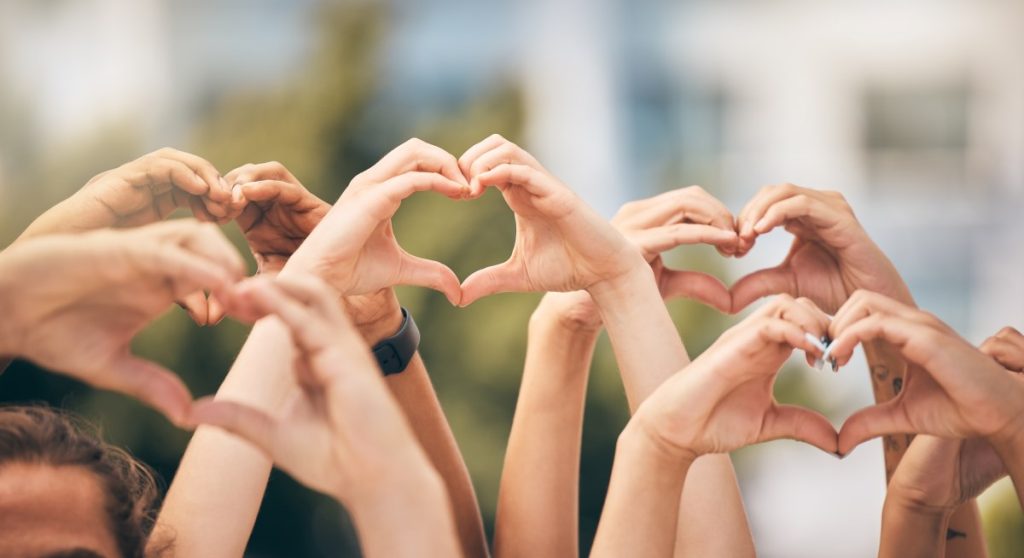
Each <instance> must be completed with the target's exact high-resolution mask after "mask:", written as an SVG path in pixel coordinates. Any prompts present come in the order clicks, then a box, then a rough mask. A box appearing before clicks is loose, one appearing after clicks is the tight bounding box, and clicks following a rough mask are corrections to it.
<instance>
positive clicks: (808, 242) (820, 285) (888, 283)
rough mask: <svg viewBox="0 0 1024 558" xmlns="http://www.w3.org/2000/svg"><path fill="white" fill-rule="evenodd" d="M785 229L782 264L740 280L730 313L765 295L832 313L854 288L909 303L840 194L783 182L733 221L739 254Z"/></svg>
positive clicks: (891, 269) (907, 293) (766, 190)
mask: <svg viewBox="0 0 1024 558" xmlns="http://www.w3.org/2000/svg"><path fill="white" fill-rule="evenodd" d="M779 226H783V227H785V229H786V230H787V231H789V232H791V233H793V235H794V236H795V237H796V238H795V239H794V240H793V246H792V247H791V248H790V250H789V255H787V256H786V259H785V260H784V261H783V262H782V264H781V265H779V266H777V267H773V268H770V269H762V270H760V271H756V272H754V273H751V274H749V275H747V276H746V277H743V278H741V279H740V280H739V281H738V282H736V284H735V285H733V287H732V297H733V300H732V309H733V312H739V311H740V310H742V309H744V308H746V307H747V306H749V305H750V303H752V302H753V301H755V300H757V299H759V298H761V297H763V296H767V295H771V294H776V293H787V294H789V295H792V296H803V297H807V298H810V299H811V300H812V301H813V302H814V303H815V304H817V305H818V306H819V307H820V308H821V309H823V310H824V311H825V312H828V313H834V312H835V311H836V310H837V309H838V308H839V307H840V306H842V304H843V303H844V302H846V299H847V298H848V297H849V295H850V294H852V293H853V292H854V291H856V290H857V289H865V290H870V291H874V292H878V293H882V294H885V295H887V296H890V297H892V298H895V299H897V300H900V301H902V302H904V303H907V304H913V299H912V298H911V296H910V291H909V289H908V288H907V286H906V284H905V283H904V282H903V279H902V278H901V277H900V275H899V272H897V271H896V268H895V267H894V266H893V265H892V262H890V261H889V259H888V258H887V257H886V256H885V254H884V253H882V251H881V250H880V249H879V248H878V245H876V244H875V243H874V241H872V240H871V238H870V237H869V236H868V234H867V233H866V232H865V231H864V228H863V227H862V226H861V224H860V223H859V222H858V221H857V218H856V216H854V214H853V210H852V209H851V208H850V206H849V204H847V203H846V200H845V199H843V196H842V194H840V193H838V192H823V191H819V190H811V189H808V188H801V187H799V186H793V185H792V184H783V185H781V186H769V187H767V188H764V189H762V190H761V191H760V192H759V193H758V194H757V195H756V196H754V198H753V199H752V200H751V201H750V202H749V203H748V204H747V205H746V207H744V208H743V211H741V212H740V214H739V217H738V218H737V227H738V230H739V235H740V242H739V250H738V252H737V255H739V256H742V255H744V254H746V253H747V252H748V251H749V250H750V249H751V247H753V245H754V242H755V241H756V239H757V237H758V236H759V235H763V234H766V233H768V232H770V231H771V230H772V229H774V228H776V227H779Z"/></svg>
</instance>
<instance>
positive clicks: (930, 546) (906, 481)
mask: <svg viewBox="0 0 1024 558" xmlns="http://www.w3.org/2000/svg"><path fill="white" fill-rule="evenodd" d="M980 350H981V352H983V353H985V354H987V355H989V356H990V357H992V358H993V359H995V361H996V362H998V363H999V364H1001V365H1002V366H1003V367H1004V368H1006V369H1007V370H1011V371H1014V372H1020V371H1021V370H1024V336H1022V335H1021V334H1020V332H1018V331H1017V330H1015V329H1013V328H1009V327H1008V328H1003V329H1002V330H1001V331H999V332H998V333H997V334H996V335H994V336H992V337H990V338H989V339H987V340H986V341H985V342H984V343H982V345H981V347H980ZM1005 476H1006V467H1005V466H1004V465H1003V462H1002V460H1001V459H1000V458H999V455H998V454H997V453H996V452H995V450H994V449H993V448H992V445H991V444H989V443H988V442H986V441H985V440H982V439H978V438H972V439H960V440H956V439H942V438H938V437H935V436H929V435H926V434H920V435H918V436H916V437H915V438H914V441H913V442H912V443H911V444H910V449H909V450H907V453H906V455H905V456H903V459H902V460H901V461H900V465H899V467H897V468H896V474H895V475H893V478H892V480H891V481H890V482H889V490H888V492H887V493H886V497H885V508H884V510H883V511H882V539H881V545H880V550H879V555H881V556H940V555H943V554H945V555H946V556H951V555H962V556H974V555H984V554H985V553H986V550H985V539H984V538H983V537H974V538H968V537H966V536H965V534H964V533H960V532H958V531H956V530H955V529H951V528H950V527H949V524H950V520H951V518H952V517H953V514H954V513H956V512H957V511H958V510H960V513H963V511H962V510H964V509H970V508H967V507H965V506H963V504H965V503H967V502H973V501H974V499H975V498H977V497H978V496H980V495H981V494H982V493H983V492H984V491H985V490H986V489H987V488H988V487H989V486H991V485H992V484H993V483H994V482H996V481H997V480H999V479H1000V478H1002V477H1005ZM975 508H976V506H975ZM979 524H980V520H979Z"/></svg>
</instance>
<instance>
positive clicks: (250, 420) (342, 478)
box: [191, 276, 426, 505]
mask: <svg viewBox="0 0 1024 558" xmlns="http://www.w3.org/2000/svg"><path fill="white" fill-rule="evenodd" d="M229 310H230V311H231V312H232V313H233V314H236V315H240V316H241V317H243V318H245V319H257V318H260V317H262V316H264V315H268V314H274V315H275V316H277V317H278V318H279V319H280V320H281V321H282V322H283V323H284V325H285V326H286V327H287V328H288V330H289V332H290V333H291V337H292V340H293V342H294V343H295V346H296V348H297V350H298V353H299V354H298V356H297V358H296V361H295V366H294V372H295V377H296V380H297V383H298V385H299V387H300V388H301V389H298V390H295V394H294V395H293V397H292V399H291V400H290V401H289V402H288V403H286V404H285V406H284V408H283V410H282V412H281V414H280V416H277V417H272V416H270V415H268V414H266V413H264V412H262V411H259V410H257V409H254V408H251V407H249V406H246V405H243V404H240V403H234V402H230V401H223V400H210V399H206V400H200V401H199V402H197V403H196V404H195V406H194V407H193V412H192V415H191V417H192V420H193V422H195V423H197V424H198V423H205V424H211V425H214V426H218V427H220V428H224V429H226V430H228V431H230V432H233V433H235V434H237V435H239V436H241V437H243V438H245V439H247V440H249V441H250V442H252V443H253V444H254V445H256V446H257V447H258V448H259V449H261V450H262V451H263V452H264V453H266V454H267V455H268V456H269V457H271V458H272V459H273V461H274V462H275V463H276V464H277V466H278V467H280V468H281V469H282V470H284V471H285V472H287V473H288V474H289V475H291V476H292V477H294V478H295V479H296V480H297V481H299V482H301V483H303V484H305V485H306V486H309V487H310V488H313V489H315V490H318V491H320V492H323V493H325V494H329V495H331V496H332V497H334V498H336V499H337V500H339V501H340V502H342V503H346V504H348V505H351V503H352V500H353V499H358V498H360V497H362V493H364V492H366V493H369V492H372V491H373V490H378V489H380V488H381V487H380V486H379V483H377V482H376V481H381V482H383V481H385V480H386V479H387V478H388V477H386V476H385V475H384V472H385V471H393V472H395V473H400V472H401V469H402V468H405V467H406V466H411V465H412V464H418V463H424V464H425V463H426V456H425V455H424V454H423V452H422V450H421V449H420V446H419V444H418V443H417V442H416V440H415V438H414V437H413V434H412V431H411V430H410V427H409V425H408V423H407V422H406V420H405V417H404V415H403V414H402V412H401V410H400V409H399V407H398V404H397V402H396V401H395V400H394V399H393V398H392V396H391V394H390V392H389V391H388V389H387V386H386V385H385V383H384V379H383V376H382V375H381V373H380V369H379V367H378V365H377V363H376V361H375V360H374V359H373V358H372V356H371V355H370V352H369V349H368V348H367V346H366V344H365V343H364V342H363V341H362V339H360V337H359V335H358V334H357V332H356V330H355V328H354V327H353V325H352V323H351V321H349V319H348V318H347V317H346V316H345V313H344V312H343V311H342V309H341V307H340V305H339V304H338V301H337V293H336V292H334V291H333V290H332V289H330V288H328V287H327V285H325V284H324V283H323V282H322V281H320V280H318V279H316V278H314V277H308V276H307V277H278V278H277V279H276V280H269V279H256V280H251V281H249V282H247V283H245V284H243V285H242V286H241V287H240V288H239V289H237V290H236V292H235V295H234V297H233V298H232V299H231V300H230V302H229ZM368 497H369V496H368Z"/></svg>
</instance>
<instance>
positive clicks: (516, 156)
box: [469, 141, 542, 186]
mask: <svg viewBox="0 0 1024 558" xmlns="http://www.w3.org/2000/svg"><path fill="white" fill-rule="evenodd" d="M505 164H515V165H523V166H526V167H531V168H535V169H540V168H542V167H541V165H540V163H539V162H538V161H537V160H536V159H534V158H533V156H532V155H530V154H529V153H527V152H526V151H525V150H524V149H523V148H521V147H519V146H518V145H516V144H514V143H512V142H510V141H506V142H504V143H501V144H500V145H498V146H497V147H494V148H493V149H491V150H490V151H488V152H486V153H483V154H481V155H480V156H479V157H477V158H476V160H475V161H473V163H472V164H471V165H470V167H469V178H470V180H469V183H470V185H471V186H472V185H473V184H474V182H475V183H476V184H478V185H486V184H487V182H482V181H474V178H476V177H477V176H479V175H481V174H483V173H485V172H487V171H489V170H491V169H493V168H494V167H497V166H499V165H505Z"/></svg>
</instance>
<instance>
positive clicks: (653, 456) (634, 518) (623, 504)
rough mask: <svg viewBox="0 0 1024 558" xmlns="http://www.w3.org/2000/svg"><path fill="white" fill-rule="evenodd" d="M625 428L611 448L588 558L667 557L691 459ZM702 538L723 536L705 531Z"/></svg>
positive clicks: (630, 426)
mask: <svg viewBox="0 0 1024 558" xmlns="http://www.w3.org/2000/svg"><path fill="white" fill-rule="evenodd" d="M634 422H635V421H631V422H630V424H629V425H627V426H626V428H625V430H623V432H622V434H621V435H619V441H618V444H617V445H616V448H615V462H614V464H613V465H612V476H611V480H610V481H609V483H608V495H607V496H606V497H605V502H604V510H603V511H602V512H601V521H600V522H599V523H598V526H597V535H596V536H595V538H594V546H593V548H592V551H591V556H592V557H602V556H614V557H618V556H640V557H642V556H670V555H671V554H672V552H673V547H674V544H675V539H676V524H677V517H678V513H679V496H680V494H681V492H682V490H683V482H684V480H685V479H686V475H687V471H688V470H689V468H690V465H691V464H692V463H693V461H692V459H691V458H687V457H684V456H680V455H675V454H673V453H671V452H668V451H666V450H665V449H664V448H662V447H661V446H659V445H658V444H656V443H654V442H652V441H651V440H650V439H648V438H647V437H646V436H644V435H643V434H642V433H640V432H639V429H638V428H636V426H635V424H634ZM704 535H705V536H715V537H724V536H728V535H727V534H726V533H723V532H722V531H720V530H716V529H709V530H708V531H706V532H705V534H704Z"/></svg>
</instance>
